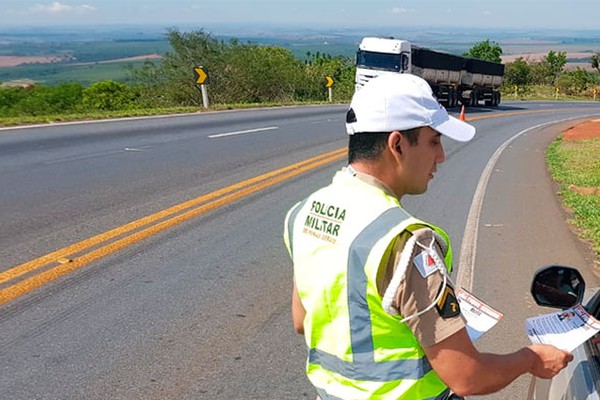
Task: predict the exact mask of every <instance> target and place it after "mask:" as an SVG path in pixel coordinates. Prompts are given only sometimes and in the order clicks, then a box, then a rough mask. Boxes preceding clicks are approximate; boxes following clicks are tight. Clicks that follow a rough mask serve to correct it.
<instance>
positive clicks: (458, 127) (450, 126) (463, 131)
mask: <svg viewBox="0 0 600 400" xmlns="http://www.w3.org/2000/svg"><path fill="white" fill-rule="evenodd" d="M431 127H432V128H433V129H435V130H436V131H438V132H439V133H441V134H442V135H444V136H448V137H449V138H450V139H454V140H457V141H459V142H468V141H469V140H471V139H473V136H475V127H474V126H473V125H470V124H467V123H466V122H464V121H461V120H459V119H458V118H454V117H453V116H451V115H448V119H445V120H444V121H442V122H441V123H439V124H436V125H431Z"/></svg>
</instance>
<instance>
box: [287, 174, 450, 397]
mask: <svg viewBox="0 0 600 400" xmlns="http://www.w3.org/2000/svg"><path fill="white" fill-rule="evenodd" d="M424 225H425V226H428V227H431V228H432V229H434V230H435V231H436V232H438V233H440V234H441V235H442V236H443V237H444V238H445V239H446V242H447V243H448V247H449V250H448V252H447V254H446V265H447V268H448V271H451V262H452V261H451V260H452V251H451V249H450V245H449V243H450V242H449V240H448V236H447V235H446V233H445V232H444V231H442V230H441V229H440V228H437V227H435V226H433V225H430V224H427V223H425V222H423V221H420V220H418V219H416V218H414V217H412V216H411V215H410V214H408V213H407V212H406V211H405V210H404V209H403V208H402V206H401V205H400V202H399V201H398V199H397V198H396V197H394V196H391V195H389V194H387V193H386V192H385V191H383V190H381V189H380V188H378V187H376V186H373V185H370V184H369V183H367V182H364V181H362V180H361V179H359V178H357V177H355V176H353V175H351V174H350V173H348V172H344V171H340V172H338V173H337V174H336V175H335V176H334V178H333V182H332V183H331V184H330V185H329V186H327V187H324V188H322V189H320V190H318V191H317V192H315V193H313V194H312V195H310V196H309V197H308V198H307V199H306V200H304V201H302V202H300V203H298V204H296V205H295V206H294V207H293V208H292V209H291V210H290V211H289V212H288V214H287V216H286V223H285V232H284V241H285V244H286V246H287V249H288V251H289V253H290V256H291V258H292V261H293V264H294V282H295V284H296V287H297V289H298V294H299V296H300V299H301V301H302V304H303V305H304V308H305V309H306V317H305V319H304V335H305V339H306V343H307V345H308V360H307V376H308V379H309V380H310V381H311V383H312V384H313V385H314V386H315V388H316V390H317V392H318V393H319V395H320V397H321V398H322V399H323V400H328V399H352V400H361V399H385V400H389V399H433V398H435V397H436V396H438V395H439V394H440V393H441V392H443V391H444V390H445V389H446V385H445V384H444V383H443V382H442V381H441V380H440V378H439V377H438V376H437V374H436V373H435V371H433V369H432V368H431V365H430V364H429V362H428V360H427V358H426V357H425V354H424V351H423V349H422V347H421V346H420V344H419V343H418V341H417V339H416V338H415V336H414V335H413V333H412V332H411V330H410V329H409V328H408V327H407V326H406V324H404V323H400V322H399V321H400V319H402V316H392V315H389V314H388V313H386V312H385V311H384V310H383V308H382V298H381V296H380V295H379V292H378V290H377V284H376V282H377V275H378V273H381V272H380V266H386V265H387V260H388V258H389V256H390V254H391V252H392V243H393V240H394V239H395V238H396V237H397V236H398V235H400V234H401V233H402V232H403V231H405V230H409V231H412V230H414V229H416V228H419V227H422V226H424Z"/></svg>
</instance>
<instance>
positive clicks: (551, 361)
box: [528, 344, 573, 379]
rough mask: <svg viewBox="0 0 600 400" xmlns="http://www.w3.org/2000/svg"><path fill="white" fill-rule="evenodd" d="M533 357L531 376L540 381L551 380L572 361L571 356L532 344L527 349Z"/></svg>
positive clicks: (547, 346)
mask: <svg viewBox="0 0 600 400" xmlns="http://www.w3.org/2000/svg"><path fill="white" fill-rule="evenodd" d="M528 349H529V350H530V351H532V352H533V353H534V355H535V357H534V358H533V364H532V365H531V370H530V372H531V374H532V375H535V376H537V377H538V378H542V379H551V378H553V377H554V376H555V375H556V374H558V373H559V372H560V371H562V369H563V368H565V367H566V366H567V364H568V363H570V362H571V361H572V360H573V354H571V353H569V352H567V351H564V350H560V349H557V348H556V347H554V346H550V345H547V344H534V345H531V346H529V347H528Z"/></svg>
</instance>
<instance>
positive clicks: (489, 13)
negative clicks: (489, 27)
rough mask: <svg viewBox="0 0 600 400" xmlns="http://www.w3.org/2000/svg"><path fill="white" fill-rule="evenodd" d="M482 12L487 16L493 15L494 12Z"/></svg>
mask: <svg viewBox="0 0 600 400" xmlns="http://www.w3.org/2000/svg"><path fill="white" fill-rule="evenodd" d="M482 14H483V15H485V16H486V17H490V16H491V15H492V12H491V11H483V12H482Z"/></svg>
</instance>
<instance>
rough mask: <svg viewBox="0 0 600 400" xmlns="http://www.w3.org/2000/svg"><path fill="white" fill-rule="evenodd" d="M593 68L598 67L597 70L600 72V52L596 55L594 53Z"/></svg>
mask: <svg viewBox="0 0 600 400" xmlns="http://www.w3.org/2000/svg"><path fill="white" fill-rule="evenodd" d="M591 62H592V68H596V70H597V71H598V72H600V53H594V55H592V59H591Z"/></svg>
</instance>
